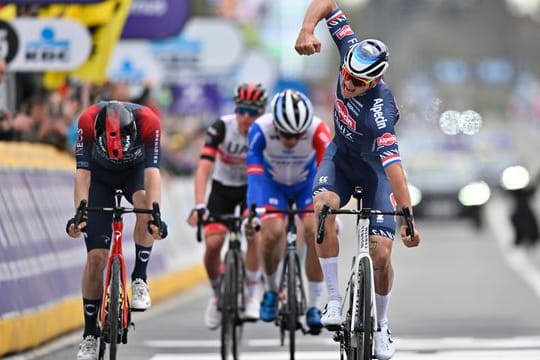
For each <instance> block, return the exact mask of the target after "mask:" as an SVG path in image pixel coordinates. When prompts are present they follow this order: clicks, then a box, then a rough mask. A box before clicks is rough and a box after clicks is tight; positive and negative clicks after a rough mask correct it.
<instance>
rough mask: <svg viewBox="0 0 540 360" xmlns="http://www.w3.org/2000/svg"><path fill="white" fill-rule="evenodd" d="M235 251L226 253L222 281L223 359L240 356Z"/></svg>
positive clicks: (235, 358)
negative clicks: (237, 327)
mask: <svg viewBox="0 0 540 360" xmlns="http://www.w3.org/2000/svg"><path fill="white" fill-rule="evenodd" d="M236 263H237V261H236V256H235V254H234V252H232V251H228V252H227V254H226V255H225V274H224V277H223V280H222V283H221V294H220V303H221V306H220V308H221V359H222V360H228V359H229V355H232V356H233V359H234V360H237V357H238V342H237V339H236V321H237V316H236V314H237V313H238V310H237V309H238V297H237V295H236V289H237V278H238V275H237V271H238V266H237V264H236Z"/></svg>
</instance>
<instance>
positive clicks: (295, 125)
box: [272, 89, 313, 134]
mask: <svg viewBox="0 0 540 360" xmlns="http://www.w3.org/2000/svg"><path fill="white" fill-rule="evenodd" d="M272 110H273V112H274V126H275V127H276V128H277V129H278V130H279V131H281V132H283V133H286V134H301V133H303V132H304V131H306V130H307V129H308V128H309V126H310V125H311V122H312V120H313V106H312V105H311V101H310V100H309V99H308V98H307V96H306V95H304V94H302V93H301V92H299V91H296V90H292V89H286V90H283V91H281V92H279V93H277V94H276V95H275V96H274V98H273V99H272Z"/></svg>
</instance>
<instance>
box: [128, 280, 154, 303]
mask: <svg viewBox="0 0 540 360" xmlns="http://www.w3.org/2000/svg"><path fill="white" fill-rule="evenodd" d="M131 294H132V296H131V309H132V310H133V311H145V310H146V309H148V308H149V307H150V306H152V301H151V300H150V290H149V289H148V285H147V284H146V283H145V282H144V280H143V279H139V278H137V279H135V280H133V282H132V283H131Z"/></svg>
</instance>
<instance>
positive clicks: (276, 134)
mask: <svg viewBox="0 0 540 360" xmlns="http://www.w3.org/2000/svg"><path fill="white" fill-rule="evenodd" d="M272 110H273V112H272V113H267V114H265V115H263V116H261V117H260V118H259V119H257V121H255V123H254V124H253V126H252V127H251V129H250V130H249V152H248V156H247V164H248V204H252V203H256V204H257V206H258V207H265V208H268V209H284V208H287V206H288V198H290V197H292V198H294V199H295V202H296V207H297V208H298V209H310V208H313V199H312V196H311V185H312V183H313V178H314V176H315V172H316V170H317V166H318V164H319V163H320V161H321V159H322V157H323V155H324V151H325V149H326V145H327V144H328V142H329V141H330V131H329V129H328V126H327V125H326V124H325V123H324V122H323V121H322V120H321V119H320V118H318V117H316V116H313V111H312V106H311V102H310V101H309V99H308V98H307V97H306V96H305V95H304V94H302V93H300V92H298V91H294V90H289V89H287V90H283V91H282V92H280V93H278V94H276V96H275V97H274V99H273V101H272ZM301 218H302V222H303V227H304V239H305V243H306V248H307V256H306V275H307V278H308V310H307V313H306V323H307V325H308V326H309V328H310V330H311V331H310V332H311V333H312V334H317V333H318V332H319V331H320V328H322V324H321V322H320V317H321V312H320V310H319V308H320V299H321V293H322V291H323V289H324V284H323V275H322V272H321V268H320V264H319V261H318V258H317V253H316V252H315V233H314V226H315V225H314V223H315V221H314V216H313V214H304V216H302V217H301ZM261 222H262V230H261V233H262V239H261V248H262V262H263V264H262V265H263V275H264V279H265V282H264V283H265V287H266V291H265V293H264V296H263V301H262V304H261V309H260V319H261V320H263V321H266V322H271V321H274V320H275V319H276V317H277V306H278V293H277V291H278V290H279V284H278V281H279V279H278V278H279V275H280V273H279V271H278V265H279V263H280V261H281V260H282V257H283V254H284V253H285V244H286V242H285V225H286V224H285V219H284V215H283V216H281V215H277V214H268V215H266V216H263V217H262V219H261Z"/></svg>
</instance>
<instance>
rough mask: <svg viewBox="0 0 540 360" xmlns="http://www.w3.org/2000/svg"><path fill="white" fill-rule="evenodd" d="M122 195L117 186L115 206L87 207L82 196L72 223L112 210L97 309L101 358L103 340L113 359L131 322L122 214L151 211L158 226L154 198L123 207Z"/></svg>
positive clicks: (156, 207)
mask: <svg viewBox="0 0 540 360" xmlns="http://www.w3.org/2000/svg"><path fill="white" fill-rule="evenodd" d="M122 196H123V193H122V191H121V190H116V192H115V205H114V207H87V202H86V200H81V202H80V203H79V206H78V208H77V213H76V215H75V227H78V226H79V224H80V222H81V220H82V219H83V217H84V216H85V214H86V213H87V212H105V213H112V214H113V221H112V230H113V232H112V235H113V236H112V244H111V250H110V251H109V258H108V260H107V265H106V272H105V283H104V286H103V299H102V304H103V305H102V306H101V309H100V316H99V321H98V326H99V339H100V341H99V349H98V359H99V360H102V359H104V356H105V351H106V344H109V359H110V360H115V359H116V354H117V351H118V349H117V345H118V344H119V343H122V344H127V333H128V330H129V327H130V326H133V325H134V324H133V322H132V321H131V311H132V310H131V307H130V302H129V297H128V295H127V291H126V263H125V260H124V255H123V252H122V232H123V228H124V223H123V220H122V216H123V215H124V214H127V213H137V214H151V215H152V217H153V221H152V222H153V224H154V225H156V226H157V227H158V228H161V213H160V210H159V205H158V203H156V202H154V203H153V204H152V209H138V208H125V207H123V206H121V204H120V202H121V200H122ZM133 311H135V310H133ZM113 319H116V320H113ZM115 321H116V322H115Z"/></svg>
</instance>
